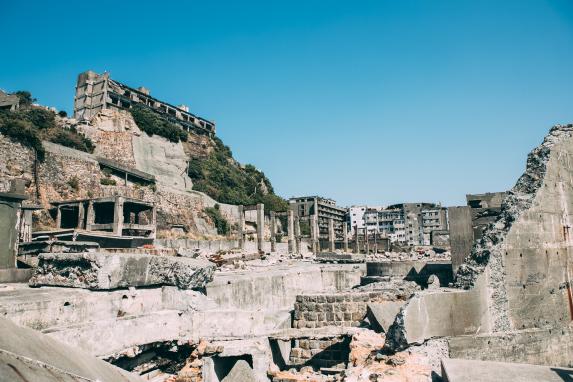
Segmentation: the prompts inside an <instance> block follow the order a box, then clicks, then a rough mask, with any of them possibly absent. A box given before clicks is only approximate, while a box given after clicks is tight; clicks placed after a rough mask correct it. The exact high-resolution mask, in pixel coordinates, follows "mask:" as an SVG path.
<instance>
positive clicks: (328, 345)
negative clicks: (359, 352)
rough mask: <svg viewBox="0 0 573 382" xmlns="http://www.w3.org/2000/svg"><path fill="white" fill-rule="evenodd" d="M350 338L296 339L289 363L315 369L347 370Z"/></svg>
mask: <svg viewBox="0 0 573 382" xmlns="http://www.w3.org/2000/svg"><path fill="white" fill-rule="evenodd" d="M349 343H350V337H347V336H341V337H334V338H326V339H295V340H293V344H292V348H291V351H290V357H289V363H290V364H291V365H296V366H313V367H315V368H321V367H334V368H342V369H343V368H345V367H346V364H347V363H348V355H349V347H348V345H349Z"/></svg>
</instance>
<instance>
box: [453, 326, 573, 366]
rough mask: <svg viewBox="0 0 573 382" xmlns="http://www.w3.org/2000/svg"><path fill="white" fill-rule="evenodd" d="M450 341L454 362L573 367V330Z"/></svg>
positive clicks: (468, 337)
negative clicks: (471, 361)
mask: <svg viewBox="0 0 573 382" xmlns="http://www.w3.org/2000/svg"><path fill="white" fill-rule="evenodd" d="M446 341H447V346H448V348H449V355H450V357H452V358H462V359H475V360H482V361H503V362H519V363H531V364H537V365H546V366H564V367H573V332H572V330H571V326H565V327H563V328H562V329H526V330H519V331H512V332H505V333H493V334H482V335H477V336H474V335H471V336H470V335H467V336H456V337H451V338H447V339H446Z"/></svg>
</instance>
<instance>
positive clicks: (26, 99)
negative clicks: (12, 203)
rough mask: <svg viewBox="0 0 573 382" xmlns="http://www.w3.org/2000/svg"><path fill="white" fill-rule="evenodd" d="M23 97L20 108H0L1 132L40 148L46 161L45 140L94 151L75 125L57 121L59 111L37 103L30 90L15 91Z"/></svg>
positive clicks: (41, 156)
mask: <svg viewBox="0 0 573 382" xmlns="http://www.w3.org/2000/svg"><path fill="white" fill-rule="evenodd" d="M14 94H16V95H18V97H20V110H18V111H8V110H3V111H0V133H2V134H3V135H6V136H8V137H10V138H12V139H13V140H15V141H17V142H19V143H21V144H22V145H24V146H26V147H29V148H31V149H33V150H35V151H36V155H37V157H38V160H40V161H42V160H43V159H44V156H45V150H44V147H43V146H42V140H46V141H50V142H54V143H57V144H60V145H62V146H66V147H71V148H73V149H76V150H81V151H85V152H89V153H91V152H93V151H94V148H95V146H94V144H93V143H92V141H91V140H90V139H89V138H87V137H84V136H83V135H82V134H79V133H78V132H77V130H75V129H74V128H70V129H64V128H62V127H60V126H58V125H57V123H56V113H54V112H53V111H50V110H47V109H44V108H42V107H37V106H33V105H32V102H34V101H35V99H34V98H32V95H31V94H30V92H27V91H18V92H16V93H14Z"/></svg>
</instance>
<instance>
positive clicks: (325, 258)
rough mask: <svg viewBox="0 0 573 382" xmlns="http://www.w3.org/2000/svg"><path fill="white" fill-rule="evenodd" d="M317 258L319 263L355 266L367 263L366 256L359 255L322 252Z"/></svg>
mask: <svg viewBox="0 0 573 382" xmlns="http://www.w3.org/2000/svg"><path fill="white" fill-rule="evenodd" d="M315 257H316V261H318V262H319V263H341V264H353V263H364V262H366V255H362V254H358V253H337V252H320V253H317V254H316V256H315Z"/></svg>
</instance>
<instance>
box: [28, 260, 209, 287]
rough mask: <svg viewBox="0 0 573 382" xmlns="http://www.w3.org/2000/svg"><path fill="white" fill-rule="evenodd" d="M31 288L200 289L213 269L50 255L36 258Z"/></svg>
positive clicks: (176, 263)
mask: <svg viewBox="0 0 573 382" xmlns="http://www.w3.org/2000/svg"><path fill="white" fill-rule="evenodd" d="M38 258H39V263H38V268H37V269H36V271H35V273H34V275H33V276H32V278H31V279H30V282H29V284H30V286H42V285H48V286H63V287H74V288H87V289H92V290H108V289H116V288H127V287H135V286H151V285H173V286H177V287H178V288H181V289H193V288H202V287H204V286H205V284H206V283H207V282H209V281H211V279H212V277H213V273H214V271H215V265H214V264H211V263H208V262H205V261H201V260H196V259H190V258H182V257H170V256H153V255H142V254H128V253H121V254H120V253H114V254H109V253H103V252H102V253H50V254H41V255H39V257H38Z"/></svg>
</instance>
